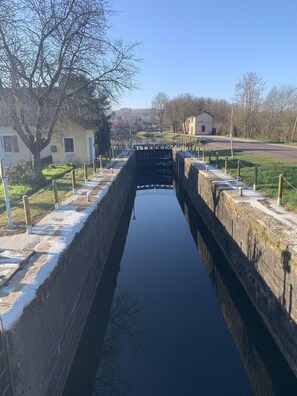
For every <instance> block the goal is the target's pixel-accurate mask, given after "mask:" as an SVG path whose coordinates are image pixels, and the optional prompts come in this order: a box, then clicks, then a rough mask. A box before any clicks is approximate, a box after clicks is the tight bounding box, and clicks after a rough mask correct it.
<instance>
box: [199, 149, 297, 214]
mask: <svg viewBox="0 0 297 396" xmlns="http://www.w3.org/2000/svg"><path fill="white" fill-rule="evenodd" d="M216 152H218V154H219V161H218V166H219V168H222V169H225V158H226V156H227V155H228V158H229V161H228V162H229V168H228V173H229V174H230V175H231V176H233V177H235V178H236V177H237V166H238V160H240V164H241V169H240V178H241V180H242V181H243V182H244V183H245V184H247V185H248V186H253V184H254V174H255V167H256V166H257V167H258V181H257V190H258V191H261V192H262V193H263V194H265V195H266V196H267V197H271V198H273V199H275V200H276V199H277V193H278V181H279V175H281V174H282V175H283V176H284V183H283V205H284V206H285V207H286V208H287V209H288V210H290V211H294V212H297V166H296V165H295V164H290V163H288V162H279V161H276V160H273V159H270V158H264V157H258V156H256V155H247V154H244V153H240V152H234V157H233V158H230V150H229V151H226V150H219V151H214V152H212V164H214V163H215V153H216ZM206 154H207V155H208V152H206ZM206 159H208V157H206ZM290 185H291V186H290ZM292 186H293V187H294V188H293V187H292Z"/></svg>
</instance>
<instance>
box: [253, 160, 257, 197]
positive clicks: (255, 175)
mask: <svg viewBox="0 0 297 396" xmlns="http://www.w3.org/2000/svg"><path fill="white" fill-rule="evenodd" d="M257 185H258V167H257V166H255V169H254V185H253V191H257Z"/></svg>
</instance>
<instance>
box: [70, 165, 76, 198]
mask: <svg viewBox="0 0 297 396" xmlns="http://www.w3.org/2000/svg"><path fill="white" fill-rule="evenodd" d="M71 182H72V193H73V194H75V190H76V183H75V169H72V171H71Z"/></svg>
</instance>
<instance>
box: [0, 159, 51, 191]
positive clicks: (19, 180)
mask: <svg viewBox="0 0 297 396" xmlns="http://www.w3.org/2000/svg"><path fill="white" fill-rule="evenodd" d="M6 176H7V179H8V181H9V183H11V184H29V185H31V186H34V187H37V186H38V187H39V186H40V187H42V186H43V185H45V183H46V178H45V177H44V175H43V174H42V172H41V169H33V168H32V166H31V165H30V164H27V163H19V164H14V165H12V166H10V167H9V168H7V169H6Z"/></svg>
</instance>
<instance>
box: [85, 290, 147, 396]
mask: <svg viewBox="0 0 297 396" xmlns="http://www.w3.org/2000/svg"><path fill="white" fill-rule="evenodd" d="M141 329H142V323H141V302H140V298H139V297H135V296H132V295H131V293H130V292H129V291H128V290H121V289H120V290H118V291H117V293H116V294H115V296H114V299H113V304H112V308H111V311H110V315H109V325H108V327H107V330H106V334H105V338H104V342H103V345H102V351H101V355H100V362H99V366H98V370H97V373H96V378H95V381H94V385H93V393H92V395H93V396H106V395H118V394H121V395H122V394H126V392H128V391H129V389H130V388H129V383H128V381H127V379H126V378H125V376H124V375H123V374H122V371H121V365H120V363H119V355H120V353H121V345H123V344H126V346H128V347H129V348H130V349H131V351H132V353H133V351H136V350H137V349H139V348H141V347H142V335H143V332H142V330H141Z"/></svg>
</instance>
